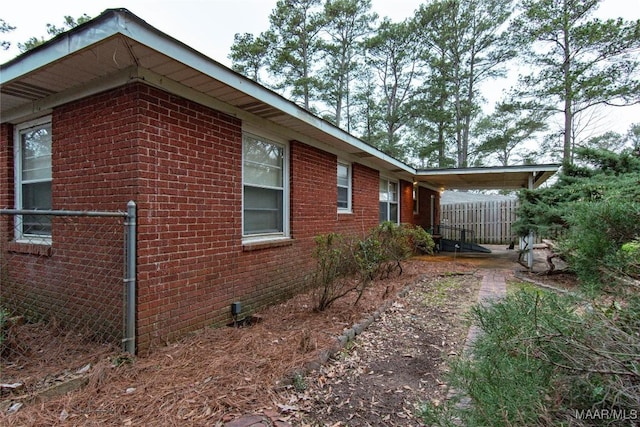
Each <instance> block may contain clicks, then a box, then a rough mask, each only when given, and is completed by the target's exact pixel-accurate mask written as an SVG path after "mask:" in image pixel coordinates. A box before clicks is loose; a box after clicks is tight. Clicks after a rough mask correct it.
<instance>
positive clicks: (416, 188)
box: [413, 182, 420, 215]
mask: <svg viewBox="0 0 640 427" xmlns="http://www.w3.org/2000/svg"><path fill="white" fill-rule="evenodd" d="M419 194H420V187H419V186H418V183H417V182H414V183H413V214H414V215H417V214H419V213H420V208H419V205H420V201H419V199H418V197H419V196H418V195H419Z"/></svg>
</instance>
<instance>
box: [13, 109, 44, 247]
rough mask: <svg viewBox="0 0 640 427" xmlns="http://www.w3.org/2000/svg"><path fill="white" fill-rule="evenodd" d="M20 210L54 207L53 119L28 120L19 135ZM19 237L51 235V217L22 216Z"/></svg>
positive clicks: (17, 182)
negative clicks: (52, 193)
mask: <svg viewBox="0 0 640 427" xmlns="http://www.w3.org/2000/svg"><path fill="white" fill-rule="evenodd" d="M14 145H15V157H14V158H15V196H16V197H15V200H16V209H51V207H52V205H51V118H50V117H47V118H45V119H40V120H36V121H32V122H29V123H24V124H22V125H19V126H17V127H16V134H15V144H14ZM16 221H17V224H16V239H18V240H20V239H29V240H34V239H49V238H51V218H50V217H48V216H43V215H21V216H19V217H17V219H16Z"/></svg>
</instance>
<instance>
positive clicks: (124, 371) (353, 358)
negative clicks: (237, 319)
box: [0, 261, 477, 426]
mask: <svg viewBox="0 0 640 427" xmlns="http://www.w3.org/2000/svg"><path fill="white" fill-rule="evenodd" d="M475 270H476V267H474V266H473V265H465V264H463V263H459V262H458V263H443V262H439V263H426V262H422V261H409V262H407V263H405V264H404V274H403V275H402V276H400V277H396V278H392V279H387V280H385V281H377V282H375V283H374V284H373V285H372V286H371V287H370V288H369V289H368V290H367V291H366V293H365V295H364V296H363V297H362V299H361V300H360V302H359V303H358V305H357V306H354V305H353V301H354V298H355V296H353V297H351V296H350V297H347V298H344V299H342V300H339V301H338V302H336V303H335V305H333V306H332V307H331V308H330V309H328V310H326V311H324V312H321V313H318V312H314V311H313V310H312V307H313V298H312V295H311V294H302V295H298V296H297V297H295V298H292V299H291V300H289V301H287V302H285V303H282V304H279V305H277V306H273V307H271V308H269V309H267V310H265V311H263V312H260V313H257V315H259V317H260V318H261V321H260V322H258V323H256V324H254V325H253V326H250V327H247V328H218V329H206V330H202V331H199V332H197V333H195V334H193V335H192V336H189V337H186V338H185V339H183V340H181V341H179V342H176V343H173V344H171V345H168V346H166V347H162V348H158V349H155V350H154V352H153V353H152V354H150V355H148V356H145V357H140V358H136V359H133V360H131V359H129V358H127V357H126V356H123V355H118V354H117V353H105V352H104V350H103V349H102V348H97V349H92V350H91V352H90V353H91V354H87V353H86V352H85V353H83V352H82V351H84V350H83V349H85V345H86V343H84V344H81V345H80V346H79V347H75V348H74V347H73V344H72V343H73V342H74V341H73V340H64V339H56V337H49V338H47V337H40V338H39V339H40V340H42V341H44V342H47V343H48V344H47V345H48V346H49V347H47V348H48V349H47V350H44V352H49V353H50V354H51V355H54V354H55V355H58V356H56V357H52V358H51V360H50V361H55V363H51V364H50V366H45V365H47V363H44V364H43V363H40V362H35V363H34V366H29V362H28V361H26V360H25V361H24V363H23V364H22V365H23V366H22V369H23V371H22V374H21V373H20V372H19V371H20V370H19V369H18V370H14V371H11V373H10V374H9V371H5V368H7V366H4V361H3V373H2V377H3V379H2V382H5V378H7V380H10V381H26V379H25V378H27V377H28V378H32V377H33V374H32V373H30V374H29V375H23V374H24V373H26V372H34V371H31V369H36V370H38V369H41V370H42V372H57V373H64V372H69V371H73V370H76V369H79V368H81V367H82V366H85V365H86V364H87V363H92V367H91V369H90V371H89V373H88V384H87V385H86V386H85V387H83V388H82V389H81V390H78V391H75V392H71V393H68V394H66V395H64V396H60V397H55V398H51V399H49V400H47V401H44V402H41V403H37V404H27V405H25V406H24V407H23V408H22V409H20V410H19V411H17V412H16V413H13V414H9V415H7V414H6V412H3V413H1V414H0V424H2V425H34V426H38V425H43V426H44V425H59V424H67V425H68V424H72V425H78V424H81V425H103V424H117V425H141V426H142V425H144V426H146V425H203V426H204V425H207V426H212V425H223V423H224V422H226V421H229V420H232V419H235V418H237V417H239V416H241V415H243V414H247V413H261V412H262V411H271V412H273V411H279V412H280V413H281V414H282V416H283V417H284V418H286V419H288V420H290V422H296V423H299V425H312V423H320V421H319V420H318V419H317V418H316V419H312V418H309V419H307V418H308V415H309V414H310V413H315V412H317V413H318V414H319V416H320V418H323V417H326V420H333V419H335V420H341V419H342V418H341V417H345V419H347V418H349V417H351V418H352V421H351V422H350V423H349V425H354V426H355V425H375V424H371V423H369V424H357V423H356V421H357V420H358V419H363V418H362V417H363V416H364V415H363V414H365V413H366V412H367V411H368V412H369V413H372V414H374V415H375V414H382V413H383V412H380V411H378V409H376V408H377V404H382V403H381V402H383V396H382V395H381V394H375V397H374V399H373V400H372V401H371V402H370V405H369V409H368V410H364V411H358V412H357V413H356V412H354V410H353V408H351V407H350V405H351V406H353V404H356V405H360V404H361V403H359V402H357V401H355V400H352V401H350V402H353V403H344V402H345V399H347V398H345V397H344V396H346V393H347V391H348V390H346V389H345V390H344V393H343V392H342V391H340V392H338V390H337V388H336V387H337V385H336V386H332V387H333V388H332V390H333V391H331V392H330V393H328V394H327V393H326V391H327V389H326V386H327V384H329V385H330V384H331V381H329V380H328V379H329V378H331V377H332V376H333V378H334V379H336V380H340V381H342V382H343V386H345V385H346V384H347V382H346V381H343V380H344V379H346V378H347V377H348V376H349V375H356V374H355V372H360V373H359V374H358V375H357V376H359V377H362V378H365V377H370V378H371V379H374V378H375V377H376V376H380V375H381V377H379V378H386V377H389V378H392V379H393V380H394V381H395V384H388V385H384V386H382V385H379V384H378V383H375V382H371V383H368V384H366V385H362V387H364V388H361V391H369V392H370V391H372V390H374V389H376V388H380V390H381V392H382V391H384V392H385V393H387V394H390V395H397V396H396V397H397V399H392V400H391V401H389V402H388V403H384V405H387V406H389V408H391V407H392V406H393V407H395V405H399V406H397V408H395V409H393V408H391V409H389V411H387V412H385V415H384V416H386V415H387V414H391V412H390V411H395V413H406V414H408V413H409V412H411V409H412V406H411V405H413V404H414V403H416V402H418V401H419V400H420V399H432V398H434V399H438V398H440V397H439V396H441V394H438V393H435V394H433V393H432V391H433V390H440V389H441V388H442V386H441V383H439V382H438V381H440V378H441V373H442V370H443V369H445V368H446V355H448V354H449V353H451V354H453V353H455V352H457V351H458V350H457V349H458V348H459V346H460V345H461V338H460V337H461V336H462V337H463V336H464V335H465V334H466V326H465V325H464V322H462V320H461V319H462V317H461V316H462V311H463V309H464V307H466V306H468V304H470V303H471V302H473V301H475V294H474V292H475V291H474V289H476V288H474V287H473V286H476V285H473V286H471V285H469V286H466V287H465V286H461V285H451V287H450V288H447V289H449V290H446V291H442V292H443V294H442V295H443V298H442V299H441V300H438V302H437V304H436V305H433V306H432V307H431V308H430V309H427V308H425V307H426V306H425V305H424V299H425V298H427V297H426V296H428V295H430V294H431V293H432V292H431V290H432V289H431V290H430V284H431V283H433V282H432V280H438V279H439V278H442V277H445V276H447V275H448V273H451V272H458V273H464V274H465V276H461V277H463V278H465V282H464V283H467V284H470V283H477V278H476V277H475V276H473V274H471V273H473V272H474V271H475ZM407 287H409V288H408V289H409V292H406V293H405V294H402V295H401V296H398V293H399V292H400V291H402V290H403V289H407ZM385 304H387V305H388V306H389V307H390V308H389V309H388V310H387V311H386V312H385V313H384V314H383V316H382V317H381V318H380V320H379V321H377V322H376V323H374V324H373V325H372V326H370V327H369V328H368V329H367V331H366V332H365V333H363V334H362V335H361V336H359V337H360V338H358V339H357V340H356V341H354V343H355V344H352V347H351V348H352V349H353V351H352V352H350V353H348V356H345V358H343V359H342V361H340V360H341V359H339V357H338V356H340V354H342V353H338V354H337V356H336V357H335V360H333V361H332V362H331V364H325V365H323V367H322V368H319V370H318V371H315V373H311V374H309V375H310V376H306V377H304V379H302V376H301V375H302V374H301V373H300V372H301V369H303V368H304V367H308V366H314V365H310V363H313V362H316V361H318V360H319V359H322V358H323V357H325V355H326V353H327V350H328V349H335V348H336V343H337V340H336V337H337V336H339V335H340V334H342V333H343V331H344V330H345V329H346V328H350V327H351V326H352V325H354V324H356V323H358V322H360V321H361V320H362V319H363V318H365V317H367V316H368V315H369V314H370V313H373V312H374V311H375V310H377V309H378V308H379V307H381V306H383V305H385ZM417 307H422V308H421V309H420V310H418V309H417ZM403 322H404V323H403ZM446 325H449V329H447V326H446ZM370 333H376V334H380V335H368V334H370ZM389 338H393V340H388V341H387V339H389ZM396 338H397V339H400V341H398V340H396ZM410 343H414V344H416V345H414V346H413V347H411V345H413V344H411V345H410ZM394 349H395V350H397V351H398V352H397V354H396V355H392V353H391V352H392V350H394ZM38 352H39V350H38V351H36V353H38ZM73 354H77V355H79V357H78V358H76V357H71V358H67V355H73ZM345 354H346V353H345ZM343 356H344V354H343ZM397 357H400V359H399V361H398V362H394V363H396V367H395V368H393V369H388V370H391V371H392V372H394V374H393V375H392V374H388V373H387V374H388V375H387V374H385V372H384V369H386V368H384V367H383V366H384V365H383V361H384V360H385V359H393V358H397ZM336 361H338V362H336ZM58 362H61V363H58ZM334 363H342V365H336V364H334ZM405 365H407V366H409V365H411V366H412V368H411V369H413V370H414V371H415V372H418V373H419V379H416V378H413V379H412V378H409V377H403V376H401V375H399V374H398V373H399V372H400V370H401V369H403V366H405ZM12 369H13V368H12ZM368 369H371V371H373V372H374V374H369V372H368V371H367V370H368ZM351 370H353V372H351ZM347 372H349V373H347ZM50 375H53V374H50ZM322 378H325V379H324V380H322ZM30 381H31V380H30ZM300 381H304V383H305V384H306V386H305V387H301V385H300V384H299V383H298V382H300ZM415 381H418V382H417V383H416V382H415ZM32 384H37V381H32ZM405 386H406V387H409V388H406V387H405ZM302 388H304V390H303V389H302ZM356 391H357V390H356ZM28 392H33V393H35V392H36V390H31V389H30V390H28ZM365 397H366V396H365ZM369 398H370V397H369ZM336 399H338V401H336ZM341 399H342V400H341ZM341 402H342V405H341V404H340V403H341ZM362 406H363V408H365V409H366V407H365V403H364V401H363V402H362ZM330 408H333V409H330ZM336 408H344V411H345V412H340V411H338V410H337V409H336ZM376 411H377V412H376ZM330 412H333V414H331V413H330ZM376 416H377V415H376ZM384 416H383V418H384ZM407 416H408V415H407ZM391 417H392V416H391V415H389V418H388V419H387V421H389V420H391V419H392V418H391ZM394 417H396V418H397V416H396V415H394ZM396 418H394V419H395V421H394V422H396V421H397V422H398V424H397V425H410V424H406V423H405V424H402V423H401V420H404V421H405V422H406V420H407V419H403V418H402V417H400V418H397V419H396ZM336 422H340V421H336ZM365 422H366V421H365ZM317 425H323V424H317ZM333 425H336V426H337V425H342V424H335V423H333ZM379 425H393V424H389V423H387V424H379Z"/></svg>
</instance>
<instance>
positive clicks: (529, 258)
mask: <svg viewBox="0 0 640 427" xmlns="http://www.w3.org/2000/svg"><path fill="white" fill-rule="evenodd" d="M533 179H534V173H533V172H532V173H531V175H529V190H533ZM534 239H535V234H534V232H533V230H529V245H528V246H529V252H528V253H527V268H529V270H531V269H533V241H534Z"/></svg>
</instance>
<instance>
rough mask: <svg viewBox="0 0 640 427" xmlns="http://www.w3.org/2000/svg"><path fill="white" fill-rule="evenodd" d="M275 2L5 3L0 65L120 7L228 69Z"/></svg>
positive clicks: (624, 112)
mask: <svg viewBox="0 0 640 427" xmlns="http://www.w3.org/2000/svg"><path fill="white" fill-rule="evenodd" d="M276 1H277V0H57V1H54V0H46V1H44V0H30V1H25V0H5V1H4V2H3V4H2V8H1V9H0V18H2V19H4V20H5V21H6V22H7V23H8V24H10V25H12V26H14V27H16V29H15V30H14V31H12V32H10V33H6V34H2V35H1V39H2V40H8V41H10V42H11V43H12V47H11V49H9V50H7V51H1V50H0V64H2V63H5V62H7V61H8V60H10V59H12V58H13V57H15V56H16V55H17V54H18V53H19V51H18V49H17V43H18V42H24V41H26V40H27V39H29V38H30V37H33V36H37V37H41V36H44V37H45V38H47V34H46V24H47V23H50V24H53V25H56V26H62V24H63V17H64V16H65V15H70V16H72V17H74V18H78V17H80V16H81V15H82V14H87V15H89V16H91V17H96V16H98V15H99V14H100V13H101V12H103V11H104V10H105V9H110V8H126V9H128V10H129V11H131V12H132V13H134V14H136V15H137V16H138V17H140V18H141V19H143V20H145V21H146V22H147V23H149V24H150V25H152V26H154V27H156V28H157V29H158V30H160V31H162V32H164V33H166V34H168V35H169V36H171V37H173V38H175V39H177V40H179V41H181V42H183V43H185V44H187V45H189V46H191V47H192V48H194V49H196V50H198V51H200V52H201V53H203V54H205V55H207V56H208V57H210V58H212V59H215V60H216V61H218V62H220V63H222V64H224V65H227V66H230V65H231V64H230V61H229V59H228V57H227V56H228V54H229V52H230V48H231V45H232V44H233V36H234V35H235V34H236V33H245V32H248V33H253V34H259V33H260V32H262V31H265V30H266V29H267V28H268V27H269V14H270V13H271V11H272V10H273V9H274V8H275V5H276ZM425 2H426V1H425V0H372V4H373V10H374V11H375V12H377V13H378V15H380V17H389V18H391V19H392V20H393V21H400V20H402V19H404V18H407V17H409V16H412V15H413V12H414V11H415V10H416V9H417V8H418V7H419V5H420V4H422V3H425ZM598 17H600V18H617V17H623V18H625V19H627V20H635V19H640V0H603V2H602V4H601V5H600V9H599V11H598ZM509 85H510V84H509V83H508V82H505V81H503V82H497V83H495V84H492V85H491V86H489V87H487V88H486V90H485V96H486V98H487V99H488V102H489V104H491V103H493V102H495V101H497V100H498V99H499V98H500V96H501V94H502V93H503V91H504V90H506V89H507V88H508V87H509ZM600 116H601V117H599V119H598V120H597V122H598V124H597V126H598V133H601V132H605V131H607V130H612V129H615V130H617V131H618V132H620V133H624V132H626V130H627V129H628V127H629V125H630V124H631V123H636V122H640V107H631V108H624V109H616V110H615V111H613V112H608V113H607V112H604V113H602V114H600Z"/></svg>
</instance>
